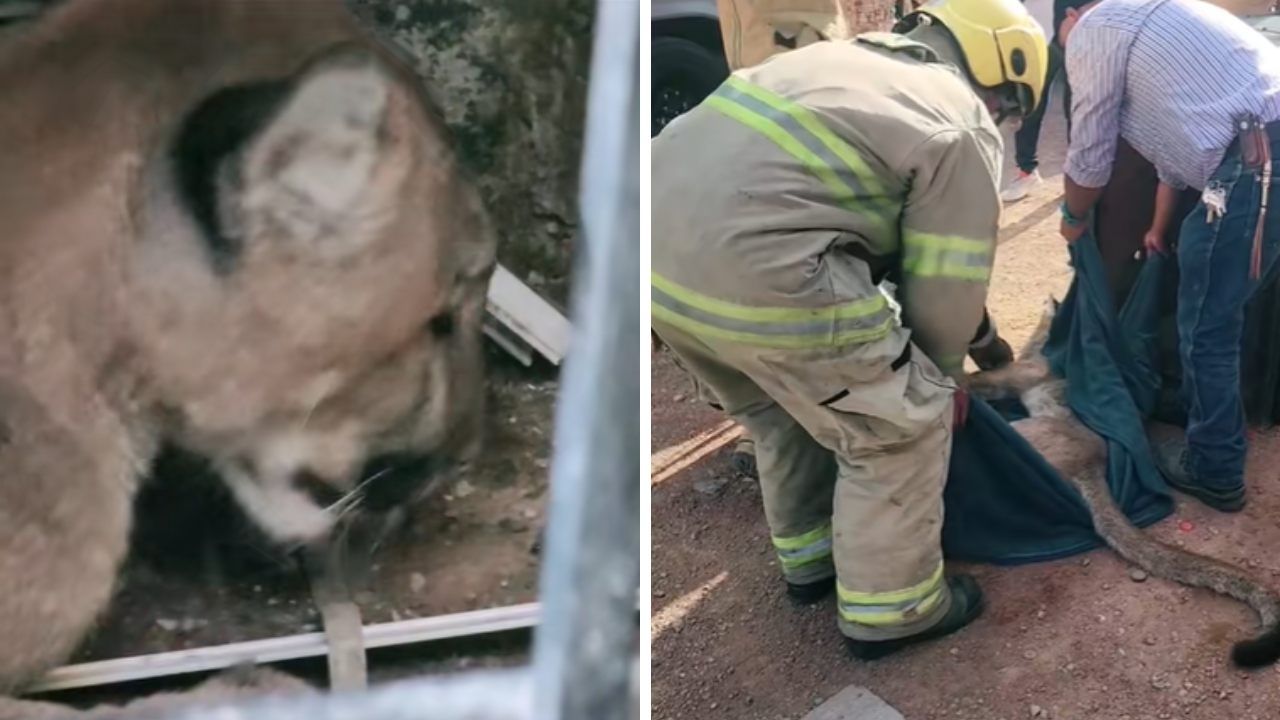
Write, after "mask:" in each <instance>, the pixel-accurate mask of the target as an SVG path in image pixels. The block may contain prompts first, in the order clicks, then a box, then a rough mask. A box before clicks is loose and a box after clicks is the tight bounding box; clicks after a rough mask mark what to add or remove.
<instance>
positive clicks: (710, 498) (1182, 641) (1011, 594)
mask: <svg viewBox="0 0 1280 720" xmlns="http://www.w3.org/2000/svg"><path fill="white" fill-rule="evenodd" d="M1049 114H1050V116H1051V117H1050V118H1047V119H1046V125H1045V129H1044V136H1043V139H1042V143H1041V146H1042V154H1041V162H1042V168H1041V170H1042V173H1043V174H1044V175H1045V180H1046V182H1045V184H1044V185H1043V186H1041V187H1040V188H1039V190H1038V191H1037V192H1036V193H1035V194H1033V195H1032V196H1031V197H1029V198H1027V199H1025V200H1023V201H1022V202H1019V203H1016V204H1014V205H1010V206H1009V208H1008V211H1007V214H1006V217H1005V219H1004V225H1003V231H1002V233H1001V245H1000V250H999V254H998V258H999V259H998V262H997V268H996V275H995V280H994V282H993V288H992V293H991V303H990V304H991V307H992V308H993V312H994V313H995V315H996V317H997V319H998V322H999V323H1000V325H1001V328H1002V331H1003V332H1004V333H1005V334H1007V335H1008V336H1009V337H1010V339H1011V341H1013V342H1015V344H1016V343H1017V342H1020V341H1021V340H1022V339H1024V338H1025V336H1026V334H1027V333H1028V332H1029V330H1030V328H1031V327H1032V325H1033V323H1034V321H1035V319H1036V317H1037V315H1038V313H1039V312H1040V309H1041V306H1042V302H1043V299H1044V298H1045V296H1046V294H1047V293H1048V292H1050V291H1053V292H1056V293H1058V294H1059V296H1061V293H1062V292H1063V291H1064V290H1065V288H1066V286H1067V284H1068V283H1069V281H1070V274H1069V273H1070V271H1069V268H1068V266H1067V259H1066V251H1065V248H1064V247H1063V244H1062V241H1061V239H1060V238H1059V236H1058V235H1057V198H1058V195H1059V192H1060V187H1061V176H1060V174H1059V173H1060V168H1061V163H1062V153H1063V148H1062V146H1063V138H1064V123H1063V121H1062V115H1061V111H1060V109H1059V108H1058V107H1052V108H1050V110H1049ZM1008 145H1009V146H1010V152H1011V151H1012V142H1009V143H1008ZM652 380H653V383H652V388H653V391H652V392H653V394H652V399H651V401H652V408H653V448H652V451H653V452H654V453H655V468H658V467H659V465H662V466H663V467H668V468H669V469H668V470H667V471H666V472H663V473H659V474H657V475H655V483H654V485H653V488H652V496H653V511H652V518H653V535H652V537H653V548H652V567H653V674H652V677H653V717H654V718H655V720H675V719H677V718H681V719H683V718H700V719H702V720H715V719H718V718H724V719H725V720H729V719H733V720H750V719H752V718H761V719H763V718H769V719H770V720H774V719H777V718H799V717H801V716H803V715H804V714H805V713H806V712H807V711H809V710H810V709H811V708H812V707H813V706H814V705H816V704H818V703H820V702H821V701H822V700H824V699H825V698H827V697H830V696H831V695H833V694H835V693H836V692H838V691H839V690H840V689H842V688H843V687H845V686H846V685H848V684H851V683H856V684H858V685H862V686H865V687H866V688H868V689H870V690H871V691H872V692H874V693H876V694H877V695H879V696H880V697H882V698H884V699H885V700H886V701H887V702H889V703H891V704H892V705H893V706H895V707H896V708H897V709H898V710H899V711H901V712H902V713H903V715H904V716H905V717H907V718H908V719H909V720H917V719H924V718H973V719H975V720H1000V719H1004V720H1014V719H1015V718H1035V717H1040V718H1054V719H1058V718H1089V719H1097V720H1122V719H1130V720H1140V719H1151V720H1157V719H1164V718H1197V719H1200V718H1203V719H1206V720H1214V719H1218V718H1222V719H1224V720H1225V719H1227V718H1231V719H1233V720H1235V719H1239V720H1248V719H1251V718H1252V719H1261V718H1274V717H1277V716H1280V671H1276V670H1272V669H1268V670H1264V671H1259V672H1255V673H1252V674H1244V673H1241V672H1239V671H1236V670H1235V669H1233V668H1232V667H1231V666H1230V664H1229V661H1228V659H1227V653H1228V650H1229V648H1230V645H1231V643H1232V642H1233V641H1234V640H1236V639H1238V638H1240V637H1243V636H1244V635H1246V634H1252V633H1253V632H1254V631H1255V619H1254V617H1253V615H1252V613H1251V612H1249V611H1247V610H1246V609H1245V608H1244V607H1243V606H1242V605H1240V604H1238V603H1236V602H1234V601H1232V600H1228V599H1225V598H1222V597H1219V596H1217V595H1215V594H1213V593H1210V592H1207V591H1200V590H1188V589H1185V588H1182V587H1181V586H1178V585H1175V584H1172V583H1168V582H1165V581H1162V580H1157V579H1147V580H1145V581H1143V582H1138V581H1134V580H1132V579H1130V577H1129V575H1128V567H1127V565H1126V564H1125V563H1123V562H1122V561H1120V560H1118V559H1117V558H1116V557H1115V556H1114V555H1113V554H1112V553H1111V552H1109V551H1107V550H1098V551H1094V552H1092V553H1089V554H1086V555H1083V556H1077V557H1074V558H1070V559H1066V560H1062V561H1057V562H1051V563H1042V564H1037V565H1030V566H1022V567H1016V568H1003V567H996V566H971V567H969V568H967V569H969V570H971V571H972V572H973V573H975V574H976V575H977V577H978V578H979V581H980V582H981V583H982V586H983V588H984V589H985V590H986V592H987V599H988V607H987V611H986V613H985V614H984V616H983V617H981V618H980V619H979V620H978V621H977V622H976V623H974V625H972V626H971V627H969V628H967V629H965V630H963V631H961V632H960V633H958V634H956V635H954V636H951V637H949V638H945V639H943V640H941V641H937V642H934V643H931V644H927V645H922V646H919V647H917V648H914V649H911V650H908V651H905V652H903V653H901V654H900V655H899V656H895V657H891V658H888V659H885V660H882V661H880V662H878V663H875V664H867V663H861V662H857V661H854V660H851V659H849V658H848V657H847V656H846V655H845V654H844V652H843V645H842V643H841V640H840V636H839V635H838V633H837V631H836V628H835V618H834V612H835V610H834V601H832V600H827V601H826V602H824V603H822V604H820V605H818V606H817V607H815V608H809V609H798V608H795V607H793V606H792V605H791V604H790V603H789V602H788V601H787V600H786V598H785V596H784V594H783V589H782V583H781V581H780V579H779V573H778V569H777V567H776V565H775V561H774V560H773V556H772V552H771V548H770V543H769V539H768V530H767V528H766V526H765V523H764V519H763V515H762V512H761V509H760V496H759V491H758V489H757V487H756V485H755V483H754V482H752V481H746V480H743V479H741V478H738V477H736V476H735V475H734V473H733V470H732V469H731V468H730V466H729V463H728V456H727V452H728V450H729V448H730V447H731V446H732V443H731V442H726V439H727V438H728V437H729V435H730V434H729V433H728V432H726V431H725V430H724V429H722V428H721V424H722V422H723V417H722V416H720V415H718V414H717V413H716V412H715V411H713V410H711V409H710V408H707V407H704V406H703V405H701V404H699V403H698V401H697V400H696V398H695V397H694V395H693V393H692V391H691V389H690V386H689V384H688V382H687V380H686V379H685V377H684V376H683V375H682V373H681V372H680V371H679V370H678V369H677V368H676V367H675V366H674V365H673V364H672V362H671V360H670V358H669V357H668V356H666V355H665V354H664V353H655V354H654V356H653V372H652ZM717 430H719V432H718V433H717V432H716V431H717ZM704 433H705V434H706V435H707V436H709V437H710V439H709V440H707V439H704V440H702V441H691V439H693V438H697V437H699V436H700V435H701V434H704ZM717 443H719V444H720V445H721V447H719V449H716V446H717ZM682 444H683V447H684V448H685V449H689V448H693V449H692V450H690V451H689V452H688V453H687V454H689V455H692V456H694V457H698V456H701V457H700V459H699V460H697V461H696V462H694V463H692V464H690V465H688V466H687V467H681V466H680V465H679V464H676V465H671V464H670V462H669V461H670V459H671V457H672V456H673V455H675V454H678V453H675V452H674V451H673V450H672V448H674V447H676V446H681V445H682ZM664 451H665V452H664ZM659 461H661V462H659ZM1278 464H1280V433H1276V432H1264V433H1259V434H1258V435H1256V436H1255V437H1254V439H1253V445H1252V451H1251V456H1250V466H1249V484H1250V498H1249V501H1250V504H1249V507H1248V508H1247V509H1246V510H1245V511H1244V512H1243V513H1240V514H1239V515H1235V516H1229V515H1223V514H1218V513H1215V512H1213V511H1211V510H1208V509H1207V508H1205V507H1203V506H1201V505H1198V504H1197V503H1195V502H1194V501H1189V500H1185V499H1183V498H1181V497H1180V498H1179V505H1178V508H1177V510H1176V511H1175V513H1174V514H1173V516H1171V517H1170V518H1169V519H1167V520H1165V521H1164V522H1162V523H1161V524H1159V525H1158V526H1157V527H1156V528H1154V529H1153V530H1152V532H1154V533H1155V534H1156V535H1158V536H1159V537H1162V538H1164V539H1166V540H1169V541H1172V542H1177V543H1181V544H1183V545H1184V546H1185V547H1187V548H1190V549H1194V550H1197V551H1200V552H1204V553H1206V554H1211V555H1214V556H1216V557H1219V558H1222V559H1224V560H1229V561H1232V562H1235V563H1238V564H1241V565H1247V566H1249V567H1252V568H1255V569H1256V570H1257V572H1258V573H1260V574H1261V576H1262V577H1264V578H1267V579H1269V580H1270V581H1271V582H1272V583H1274V584H1275V585H1276V586H1278V587H1280V553H1277V552H1276V549H1277V548H1280V488H1278V487H1277V481H1276V478H1275V474H1276V473H1275V467H1276V466H1277V465H1278Z"/></svg>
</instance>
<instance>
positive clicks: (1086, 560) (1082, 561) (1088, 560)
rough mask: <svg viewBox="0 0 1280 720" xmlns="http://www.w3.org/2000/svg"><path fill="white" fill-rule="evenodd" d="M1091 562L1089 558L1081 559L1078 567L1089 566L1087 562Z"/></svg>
mask: <svg viewBox="0 0 1280 720" xmlns="http://www.w3.org/2000/svg"><path fill="white" fill-rule="evenodd" d="M1091 562H1093V561H1092V560H1090V559H1089V558H1085V559H1083V560H1081V561H1080V567H1089V563H1091Z"/></svg>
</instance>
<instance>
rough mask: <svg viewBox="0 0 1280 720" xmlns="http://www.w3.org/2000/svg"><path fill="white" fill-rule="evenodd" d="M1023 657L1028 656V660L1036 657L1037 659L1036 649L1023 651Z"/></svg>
mask: <svg viewBox="0 0 1280 720" xmlns="http://www.w3.org/2000/svg"><path fill="white" fill-rule="evenodd" d="M1022 657H1024V658H1026V659H1028V660H1035V659H1036V651H1035V650H1028V651H1026V652H1024V653H1022Z"/></svg>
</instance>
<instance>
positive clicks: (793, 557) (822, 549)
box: [778, 536, 831, 566]
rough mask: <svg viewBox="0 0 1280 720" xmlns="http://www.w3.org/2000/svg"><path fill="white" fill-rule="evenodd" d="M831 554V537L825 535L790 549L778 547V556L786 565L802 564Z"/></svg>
mask: <svg viewBox="0 0 1280 720" xmlns="http://www.w3.org/2000/svg"><path fill="white" fill-rule="evenodd" d="M830 554H831V538H830V537H829V536H828V537H825V538H823V539H821V540H819V541H817V542H814V543H811V544H809V545H806V546H804V547H802V548H795V549H792V550H782V549H778V557H779V558H780V559H781V560H782V561H783V562H784V563H786V564H787V565H791V566H795V565H803V564H804V563H806V562H809V561H811V560H818V559H820V558H824V557H827V556H828V555H830Z"/></svg>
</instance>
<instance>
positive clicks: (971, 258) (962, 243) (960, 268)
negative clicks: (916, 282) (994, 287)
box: [902, 229, 994, 282]
mask: <svg viewBox="0 0 1280 720" xmlns="http://www.w3.org/2000/svg"><path fill="white" fill-rule="evenodd" d="M993 250H994V248H993V246H992V243H991V242H989V241H984V240H975V239H973V238H968V237H962V236H959V235H935V234H933V233H923V232H919V231H916V230H909V229H903V231H902V269H903V270H904V271H905V272H906V273H908V274H910V275H915V276H916V277H949V278H955V279H958V280H974V281H979V282H981V281H986V280H987V279H989V278H990V277H991V261H992V254H993Z"/></svg>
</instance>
